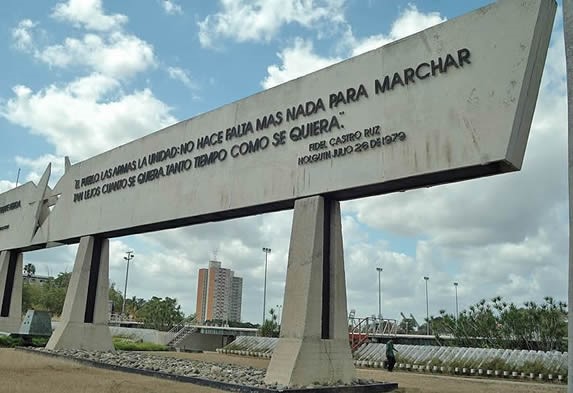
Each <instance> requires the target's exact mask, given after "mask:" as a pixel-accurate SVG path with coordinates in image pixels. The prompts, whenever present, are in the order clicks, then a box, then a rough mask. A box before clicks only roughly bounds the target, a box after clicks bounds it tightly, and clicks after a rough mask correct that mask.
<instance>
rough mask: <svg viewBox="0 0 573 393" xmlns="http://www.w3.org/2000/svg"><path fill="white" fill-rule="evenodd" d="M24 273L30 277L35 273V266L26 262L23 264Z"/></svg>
mask: <svg viewBox="0 0 573 393" xmlns="http://www.w3.org/2000/svg"><path fill="white" fill-rule="evenodd" d="M24 274H25V275H26V277H32V276H33V275H34V274H36V266H34V264H32V263H27V264H26V266H24Z"/></svg>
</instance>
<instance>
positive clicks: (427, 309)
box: [424, 276, 430, 336]
mask: <svg viewBox="0 0 573 393" xmlns="http://www.w3.org/2000/svg"><path fill="white" fill-rule="evenodd" d="M429 279H430V277H428V276H424V280H425V281H426V334H427V335H428V336H429V335H430V312H429V309H430V307H429V303H428V280H429Z"/></svg>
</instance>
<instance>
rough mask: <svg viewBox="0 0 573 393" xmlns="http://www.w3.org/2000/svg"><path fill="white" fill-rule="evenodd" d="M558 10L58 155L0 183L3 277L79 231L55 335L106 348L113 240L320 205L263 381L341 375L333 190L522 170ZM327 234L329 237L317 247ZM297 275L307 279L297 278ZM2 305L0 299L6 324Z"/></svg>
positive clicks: (477, 21) (426, 39) (520, 13)
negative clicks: (117, 142) (18, 182)
mask: <svg viewBox="0 0 573 393" xmlns="http://www.w3.org/2000/svg"><path fill="white" fill-rule="evenodd" d="M555 9H556V3H555V1H554V0H523V1H513V0H503V1H500V2H498V3H495V4H492V5H489V6H487V7H484V8H481V9H479V10H477V11H475V12H472V13H469V14H467V15H464V16H461V17H459V18H456V19H453V20H451V21H448V22H445V23H442V24H440V25H437V26H434V27H432V28H429V29H427V30H424V31H422V32H420V33H418V34H414V35H412V36H409V37H406V38H404V39H402V40H399V41H397V42H394V43H391V44H388V45H385V46H383V47H381V48H378V49H375V50H373V51H370V52H368V53H365V54H363V55H360V56H357V57H354V58H351V59H348V60H346V61H343V62H341V63H338V64H335V65H333V66H330V67H328V68H325V69H323V70H320V71H317V72H314V73H312V74H309V75H307V76H305V77H302V78H299V79H296V80H294V81H291V82H288V83H285V84H283V85H280V86H277V87H275V88H272V89H269V90H266V91H263V92H261V93H258V94H255V95H253V96H251V97H248V98H245V99H243V100H240V101H237V102H234V103H231V104H229V105H226V106H224V107H222V108H219V109H217V110H214V111H212V112H209V113H205V114H202V115H200V116H197V117H194V118H192V119H189V120H185V121H183V122H180V123H177V124H174V125H172V126H170V127H167V128H165V129H163V130H160V131H157V132H155V133H152V134H150V135H148V136H146V137H143V138H141V139H138V140H135V141H133V142H130V143H127V144H125V145H122V146H119V147H117V148H115V149H113V150H110V151H108V152H105V153H102V154H100V155H98V156H95V157H93V158H90V159H88V160H85V161H82V162H78V163H75V164H73V165H72V164H71V163H70V162H69V160H66V170H65V174H64V175H63V176H62V178H60V179H59V181H58V182H57V184H56V185H55V187H54V188H53V189H52V188H50V187H49V185H48V179H49V176H50V168H49V167H48V169H47V170H46V173H45V174H44V176H43V177H42V179H41V180H40V182H39V183H38V185H37V186H36V185H34V184H32V183H27V184H25V185H22V186H20V187H17V188H15V189H13V190H10V191H7V192H5V193H3V194H0V251H1V252H2V254H1V255H2V257H1V258H2V259H0V273H2V272H3V271H6V272H8V273H9V272H10V271H11V270H10V269H12V267H13V266H14V263H18V260H19V259H18V258H19V257H16V256H14V255H19V254H18V253H20V252H22V251H28V250H33V249H37V248H42V247H48V246H55V245H59V244H65V243H77V242H78V241H80V239H81V241H80V249H79V251H78V257H77V258H76V265H75V267H74V272H73V275H72V283H73V285H72V284H70V289H69V291H68V295H67V297H66V303H65V312H64V314H65V316H64V323H62V324H61V326H60V327H59V328H58V330H57V331H56V332H55V333H54V336H53V337H52V339H51V340H50V346H53V347H58V346H68V347H86V348H96V347H97V348H99V349H110V348H111V340H110V338H109V337H108V335H107V334H104V333H103V330H102V329H101V325H102V324H103V319H102V318H103V317H101V315H100V308H101V306H100V302H101V303H103V304H104V305H103V308H104V309H105V304H106V303H105V297H106V295H104V294H103V292H104V291H103V285H104V283H105V284H106V285H107V274H108V266H107V258H108V257H107V253H108V251H107V243H106V241H107V240H106V239H107V238H109V237H114V236H122V235H127V234H134V233H143V232H149V231H155V230H160V229H165V228H174V227H179V226H183V225H191V224H195V223H201V222H207V221H216V220H224V219H228V218H233V217H241V216H247V215H252V214H258V213H264V212H269V211H276V210H281V209H289V208H293V207H295V217H300V216H301V214H302V215H304V214H307V213H308V214H309V217H310V216H312V217H314V218H313V219H310V218H309V217H307V218H304V219H302V218H299V219H297V220H296V223H295V225H294V227H293V228H294V230H293V234H292V238H293V240H292V243H291V249H290V254H291V255H290V256H289V270H288V282H287V285H286V288H287V291H286V293H285V306H284V312H285V313H287V311H288V310H290V311H289V312H291V313H292V314H293V317H294V318H295V319H297V320H298V318H300V320H298V322H296V321H295V322H287V321H286V320H285V322H284V323H285V325H284V328H283V330H284V335H283V338H282V341H281V344H280V345H279V347H280V350H279V351H277V355H276V356H277V357H276V358H273V360H272V362H271V367H270V368H269V374H268V376H267V380H268V381H277V382H278V381H283V382H284V381H286V383H289V384H293V383H297V384H298V383H300V384H304V383H305V381H309V383H310V382H314V381H330V380H332V378H334V377H333V375H334V374H336V375H338V376H340V378H341V379H344V380H347V379H348V378H351V375H352V365H351V361H350V360H351V358H350V352H349V351H348V350H347V349H343V348H342V347H341V345H342V344H341V341H340V340H342V338H341V333H340V332H341V331H342V330H343V329H346V321H345V318H344V321H343V318H342V317H341V315H342V314H343V313H342V311H343V310H345V309H346V304H345V303H346V301H345V296H343V295H342V294H341V293H340V292H344V270H343V268H342V264H343V262H342V244H341V240H340V239H341V237H340V235H339V234H338V232H339V228H338V227H337V225H338V224H336V222H338V214H339V213H338V208H337V207H336V206H337V201H339V200H345V199H352V198H359V197H363V196H368V195H376V194H383V193H389V192H394V191H401V190H406V189H411V188H416V187H427V186H432V185H436V184H441V183H448V182H454V181H460V180H465V179H470V178H475V177H480V176H488V175H494V174H498V173H504V172H509V171H516V170H519V169H520V168H521V164H522V161H523V155H524V152H525V146H526V143H527V138H528V134H529V129H530V126H531V120H532V117H533V112H534V109H535V103H536V99H537V94H538V90H539V84H540V80H541V74H542V70H543V66H544V62H545V56H546V53H547V48H548V45H549V38H550V34H551V28H552V22H553V18H554V15H555ZM325 201H326V202H325ZM325 203H326V205H329V206H330V208H324V207H321V206H323V204H325ZM301 210H302V212H307V213H301V212H300V211H301ZM320 215H322V216H323V217H325V218H324V220H325V223H321V221H320V219H318V218H317V217H319V216H320ZM326 222H329V224H328V225H327V224H326ZM333 223H334V224H333ZM336 228H338V229H336ZM301 231H302V232H303V234H302V235H301V234H300V232H301ZM321 231H323V232H324V231H326V232H329V233H330V235H329V236H325V237H324V239H322V246H321V243H320V241H319V240H320V239H321V237H320V233H321ZM307 233H313V234H314V235H313V236H312V237H311V239H313V240H312V241H311V240H310V239H303V238H304V237H305V236H307ZM338 242H340V244H339V246H336V247H335V248H332V247H333V244H338ZM329 244H330V245H329ZM299 247H300V250H299ZM321 247H323V249H322V253H323V257H322V262H321V257H320V255H319V253H320V249H321ZM90 250H91V251H90ZM312 250H314V251H312ZM325 250H330V251H328V252H326V254H328V253H330V256H329V257H328V258H325V257H324V255H325ZM315 253H316V255H315ZM299 257H300V258H303V259H299ZM14 261H16V262H14ZM4 266H6V267H4ZM4 269H5V270H4ZM301 272H308V273H309V274H310V276H309V278H308V280H306V279H305V281H304V282H303V283H299V284H297V283H293V282H292V281H293V277H295V278H294V280H297V279H298V277H301ZM16 281H17V280H16V279H15V278H14V276H13V275H11V274H4V275H0V296H3V297H2V299H0V300H1V301H2V304H3V305H4V304H8V303H9V299H13V298H14V296H17V295H14V293H15V289H17V288H16V287H17V286H18V285H19V284H17V283H16ZM85 286H87V287H85ZM315 286H319V287H320V288H322V289H321V290H320V294H321V300H320V302H318V300H316V299H315V298H314V297H313V296H314V295H313V294H314V293H315V291H318V289H317V288H315ZM2 288H7V289H5V290H4V291H3V292H2V291H1V289H2ZM8 289H10V290H8ZM299 290H300V291H302V293H304V296H306V297H307V299H306V300H305V299H303V298H302V297H301V296H303V295H299V294H298V293H299V292H297V291H299ZM16 292H17V291H16ZM311 297H312V298H311ZM294 305H296V306H294ZM298 307H300V309H299V308H298ZM319 309H320V312H319V311H318V310H319ZM10 310H11V308H9V307H6V308H4V307H3V311H7V312H6V313H3V314H2V316H0V330H2V329H7V327H6V326H9V325H10V323H9V322H4V320H3V319H2V318H9V317H8V315H13V314H12V313H11V312H12V311H10ZM311 310H314V311H316V312H317V314H313V315H321V318H320V320H316V319H315V316H313V317H310V314H308V313H309V311H311ZM344 312H345V311H344ZM4 314H6V316H4ZM100 317H101V318H100ZM6 321H8V320H6ZM343 322H344V326H342V323H343ZM3 323H4V325H2V324H3ZM18 325H19V323H18ZM319 325H320V329H319ZM318 332H320V336H318ZM87 341H89V343H88V342H87ZM96 341H97V343H98V344H95V342H96ZM104 342H105V343H104ZM102 343H103V344H102ZM320 348H322V349H320ZM321 351H322V352H321ZM289 356H292V357H294V360H292V359H291V360H288V359H287V358H288V357H289ZM326 357H328V359H329V362H330V363H329V365H330V366H329V367H332V368H331V369H328V370H327V368H322V366H318V363H319V362H314V364H315V365H314V366H313V367H314V368H313V369H312V373H309V372H308V370H305V368H306V366H307V365H309V364H313V361H312V360H311V359H315V360H319V359H325V358H326ZM277 367H288V370H277ZM332 370H336V371H335V372H333V371H332ZM311 375H312V381H310V380H309V378H310V377H311ZM294 381H296V382H294Z"/></svg>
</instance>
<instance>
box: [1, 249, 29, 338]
mask: <svg viewBox="0 0 573 393" xmlns="http://www.w3.org/2000/svg"><path fill="white" fill-rule="evenodd" d="M22 263H23V262H22V253H21V252H18V251H2V252H0V331H1V332H7V333H17V332H18V331H19V330H20V323H21V322H22Z"/></svg>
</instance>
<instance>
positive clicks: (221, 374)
mask: <svg viewBox="0 0 573 393" xmlns="http://www.w3.org/2000/svg"><path fill="white" fill-rule="evenodd" d="M37 351H39V352H45V353H51V354H55V355H60V356H65V357H68V358H75V359H79V360H88V361H92V362H99V363H105V364H109V365H113V366H121V367H130V368H134V369H140V370H148V371H155V372H163V373H168V374H173V375H182V376H187V377H196V378H204V379H208V380H212V381H218V382H224V383H231V384H237V385H246V386H253V387H257V388H267V389H278V390H283V389H300V388H313V389H315V388H317V387H322V386H356V385H370V384H375V383H379V382H376V381H374V380H365V379H355V380H354V381H352V383H351V384H348V385H344V384H342V383H334V384H331V385H310V386H290V387H284V386H280V385H277V384H270V385H267V384H265V382H264V378H265V373H266V370H265V369H263V368H254V367H246V366H238V365H235V364H226V363H211V362H202V361H198V360H191V359H181V358H174V357H169V356H161V355H154V354H150V353H142V352H133V351H116V352H92V351H84V350H79V349H60V350H48V349H43V348H40V349H37Z"/></svg>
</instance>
